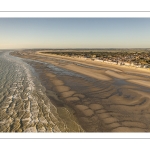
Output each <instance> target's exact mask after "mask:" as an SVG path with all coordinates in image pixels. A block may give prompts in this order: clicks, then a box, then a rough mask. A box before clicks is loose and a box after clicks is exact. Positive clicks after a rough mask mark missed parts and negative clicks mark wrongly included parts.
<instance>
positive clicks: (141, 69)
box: [35, 51, 150, 72]
mask: <svg viewBox="0 0 150 150" xmlns="http://www.w3.org/2000/svg"><path fill="white" fill-rule="evenodd" d="M42 52H47V51H37V52H36V53H35V54H38V55H43V56H52V57H58V58H64V59H69V60H75V61H81V62H88V63H91V64H95V65H98V64H102V65H106V66H113V67H118V68H125V69H133V70H136V71H143V72H150V69H149V68H139V67H135V66H125V65H117V64H111V63H106V62H100V61H95V60H91V59H88V58H77V57H67V56H60V55H56V54H44V53H42Z"/></svg>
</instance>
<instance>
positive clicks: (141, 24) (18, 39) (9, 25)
mask: <svg viewBox="0 0 150 150" xmlns="http://www.w3.org/2000/svg"><path fill="white" fill-rule="evenodd" d="M24 48H150V18H0V49H24Z"/></svg>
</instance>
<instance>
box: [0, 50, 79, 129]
mask: <svg viewBox="0 0 150 150" xmlns="http://www.w3.org/2000/svg"><path fill="white" fill-rule="evenodd" d="M10 52H11V51H0V132H67V131H70V130H69V128H68V127H67V125H66V123H65V121H64V120H63V119H61V117H60V116H59V114H58V112H57V108H56V107H55V106H54V105H53V104H52V103H51V101H50V99H49V98H48V97H47V96H46V93H45V87H44V86H42V84H41V83H40V81H39V79H38V77H37V76H36V74H35V72H34V68H32V67H31V66H30V65H29V64H27V63H26V62H25V61H24V60H23V59H22V58H18V57H15V56H12V55H10V54H9V53H10ZM77 126H78V125H77Z"/></svg>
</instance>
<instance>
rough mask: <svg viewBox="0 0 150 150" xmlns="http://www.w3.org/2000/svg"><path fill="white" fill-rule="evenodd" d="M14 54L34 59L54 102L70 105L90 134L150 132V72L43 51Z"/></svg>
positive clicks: (32, 60)
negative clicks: (42, 52) (43, 52)
mask: <svg viewBox="0 0 150 150" xmlns="http://www.w3.org/2000/svg"><path fill="white" fill-rule="evenodd" d="M12 55H15V56H18V57H22V58H25V59H28V60H29V61H27V62H28V63H29V64H30V65H31V66H32V67H33V68H34V69H35V72H37V74H38V76H39V79H40V81H41V83H42V84H43V85H44V87H45V88H46V92H47V96H49V98H50V100H51V102H52V103H53V104H54V105H55V106H56V107H57V109H58V110H62V109H64V108H68V110H69V111H70V112H72V113H71V114H72V117H74V120H76V122H78V123H79V124H80V125H81V126H82V128H83V130H84V131H85V132H149V131H150V125H149V122H150V109H149V107H150V94H149V91H150V74H149V73H150V71H149V70H146V69H139V68H132V67H126V66H117V65H111V64H105V63H100V62H96V61H91V60H84V59H80V58H70V57H64V56H58V55H49V54H41V52H40V51H38V52H34V51H20V52H14V53H12ZM60 114H61V111H60ZM64 115H65V114H62V117H64V119H65V116H64ZM68 124H69V120H68Z"/></svg>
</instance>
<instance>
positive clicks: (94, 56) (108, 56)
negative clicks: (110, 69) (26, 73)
mask: <svg viewBox="0 0 150 150" xmlns="http://www.w3.org/2000/svg"><path fill="white" fill-rule="evenodd" d="M43 53H47V54H48V53H50V54H56V55H61V56H66V57H74V58H82V59H90V60H93V61H99V62H105V63H109V64H116V65H125V66H133V67H138V68H149V69H150V52H149V51H137V52H134V51H132V52H131V51H130V52H127V51H124V52H122V51H120V52H116V51H113V52H110V51H109V52H98V51H96V52H94V51H88V52H87V51H86V52H81V51H80V52H77V51H72V52H67V51H66V52H61V51H59V52H43Z"/></svg>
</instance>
